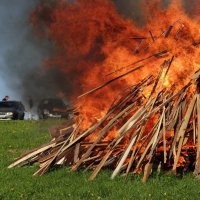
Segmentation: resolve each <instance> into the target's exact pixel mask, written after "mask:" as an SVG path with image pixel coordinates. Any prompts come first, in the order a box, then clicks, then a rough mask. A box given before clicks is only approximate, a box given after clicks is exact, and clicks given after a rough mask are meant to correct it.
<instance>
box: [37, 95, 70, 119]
mask: <svg viewBox="0 0 200 200" xmlns="http://www.w3.org/2000/svg"><path fill="white" fill-rule="evenodd" d="M38 116H39V119H47V118H68V117H69V113H68V106H67V105H66V104H65V103H64V102H63V100H62V99H43V100H42V101H40V103H39V104H38Z"/></svg>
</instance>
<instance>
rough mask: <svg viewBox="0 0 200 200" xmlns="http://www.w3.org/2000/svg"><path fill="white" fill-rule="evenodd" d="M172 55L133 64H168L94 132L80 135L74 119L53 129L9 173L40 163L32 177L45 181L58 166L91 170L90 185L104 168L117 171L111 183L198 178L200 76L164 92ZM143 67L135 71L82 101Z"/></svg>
mask: <svg viewBox="0 0 200 200" xmlns="http://www.w3.org/2000/svg"><path fill="white" fill-rule="evenodd" d="M172 28H173V26H170V27H169V28H168V29H167V30H166V31H165V32H163V34H162V35H161V36H159V37H164V38H167V37H168V36H169V34H170V32H171V30H172ZM150 35H151V38H152V41H153V42H155V39H158V37H157V38H155V36H153V35H152V33H151V32H150ZM191 45H192V44H191ZM195 47H196V46H195ZM169 51H170V50H162V51H158V53H156V54H152V55H150V56H147V57H146V58H144V59H141V60H139V61H137V62H134V63H133V64H136V63H140V62H143V61H144V60H147V59H150V58H156V59H159V60H160V59H164V61H163V63H162V65H161V66H160V68H159V72H158V73H157V74H156V75H148V76H146V77H145V78H143V79H142V80H141V81H139V82H138V83H137V84H135V85H132V86H129V87H127V88H125V89H123V92H121V93H120V95H118V96H117V97H116V98H115V99H114V101H113V103H112V104H111V106H110V108H109V109H108V111H107V113H106V114H105V115H104V116H103V117H102V118H101V119H100V120H99V121H97V122H96V123H94V124H93V125H92V126H91V127H88V128H87V129H86V130H84V131H82V129H81V125H82V121H79V120H75V119H73V120H70V121H68V122H67V124H65V125H64V126H62V127H54V128H52V129H50V132H51V134H52V136H53V139H52V141H50V142H49V143H48V144H45V145H43V146H42V147H39V148H36V149H34V150H32V151H30V152H28V153H26V154H24V155H22V156H21V157H20V158H18V159H17V160H16V161H15V162H14V163H12V164H11V165H10V166H9V168H12V167H15V166H17V165H20V166H23V165H30V164H33V163H39V170H38V171H37V172H35V174H34V175H39V176H41V175H43V174H44V173H46V172H48V171H50V170H51V169H54V168H56V167H57V166H70V168H71V170H72V171H77V170H78V169H84V171H87V170H92V171H93V173H92V175H91V176H90V180H93V179H94V178H95V177H96V176H97V175H98V173H99V172H100V170H101V169H102V168H110V169H112V170H113V171H112V175H111V178H112V179H113V178H114V177H115V176H116V175H117V174H119V173H121V174H123V175H124V176H127V175H128V174H131V175H133V174H135V173H141V172H142V173H143V182H146V181H147V180H148V177H149V176H150V174H151V173H152V171H153V169H156V168H157V169H159V168H160V167H161V168H162V169H163V170H172V171H173V172H174V173H177V169H181V170H183V171H194V173H195V175H196V176H199V173H200V94H199V93H200V71H197V72H195V73H194V75H193V76H192V77H191V79H190V80H189V81H188V83H187V84H185V85H184V86H182V87H181V88H177V87H176V84H172V85H170V86H168V87H166V86H165V81H166V79H167V78H168V76H169V71H170V68H171V66H172V65H173V61H174V55H170V57H169V54H168V53H169ZM166 54H167V55H168V58H167V59H166ZM133 64H131V65H129V66H126V67H130V66H132V65H133ZM142 67H143V65H140V66H139V67H134V68H132V69H131V70H130V71H128V72H126V73H124V74H122V75H120V76H117V77H115V78H113V79H111V80H109V81H107V82H105V83H103V84H101V85H100V86H98V87H96V88H94V89H92V90H91V91H89V92H86V93H85V94H83V95H81V96H80V97H83V96H85V95H89V94H90V93H93V92H95V91H97V90H99V89H102V88H103V87H105V86H107V85H108V84H110V83H112V82H113V81H116V80H117V79H119V78H122V77H124V76H126V75H128V74H130V73H132V72H134V71H136V70H140V69H141V68H142ZM123 69H124V68H123ZM120 70H121V69H118V70H117V71H118V72H119V71H120ZM115 72H116V71H115ZM115 72H111V73H110V74H112V73H115ZM110 74H109V75H110Z"/></svg>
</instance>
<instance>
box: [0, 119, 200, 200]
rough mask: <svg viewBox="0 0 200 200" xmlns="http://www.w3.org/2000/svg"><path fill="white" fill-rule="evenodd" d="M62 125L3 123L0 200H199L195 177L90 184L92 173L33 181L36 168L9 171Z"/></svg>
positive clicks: (106, 179) (105, 179) (64, 172)
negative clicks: (16, 160)
mask: <svg viewBox="0 0 200 200" xmlns="http://www.w3.org/2000/svg"><path fill="white" fill-rule="evenodd" d="M55 123H60V122H59V121H52V120H51V121H3V122H0V200H1V199H7V200H12V199H13V200H16V199H41V200H43V199H48V200H50V199H53V200H54V199H60V200H62V199H75V200H79V199H86V200H89V199H94V200H96V199H117V200H118V199H119V200H121V199H124V200H126V199H131V200H132V199H141V200H144V199H182V200H184V199H200V182H199V181H198V180H196V179H194V178H193V176H192V174H186V175H184V176H183V178H182V179H179V178H175V177H174V176H173V175H170V174H163V175H158V174H155V175H154V176H153V177H151V178H150V180H149V181H148V183H147V184H143V183H141V177H140V176H135V177H129V178H128V179H125V178H123V177H120V176H118V177H117V178H116V179H115V180H110V172H109V171H108V170H106V171H103V172H101V173H100V175H99V176H98V177H97V178H96V180H94V181H92V182H90V181H88V177H89V175H90V173H83V172H77V173H72V172H70V170H69V169H68V168H62V169H58V170H55V171H52V172H50V173H48V174H46V175H44V176H42V177H33V176H32V174H33V173H34V172H35V171H36V170H37V168H38V167H37V166H29V167H22V168H20V167H17V168H14V169H7V166H8V165H9V164H10V163H11V162H13V161H14V159H15V158H17V157H18V156H19V155H20V154H21V153H23V152H24V151H27V150H28V149H32V148H34V147H37V146H39V145H41V144H43V143H45V142H47V141H49V140H50V136H49V134H48V131H47V128H48V127H49V126H51V125H53V124H55Z"/></svg>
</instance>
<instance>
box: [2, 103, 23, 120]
mask: <svg viewBox="0 0 200 200" xmlns="http://www.w3.org/2000/svg"><path fill="white" fill-rule="evenodd" d="M24 115H25V108H24V105H23V104H22V103H21V102H20V101H0V119H13V120H23V119H24Z"/></svg>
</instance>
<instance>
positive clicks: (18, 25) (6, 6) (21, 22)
mask: <svg viewBox="0 0 200 200" xmlns="http://www.w3.org/2000/svg"><path fill="white" fill-rule="evenodd" d="M35 2H36V1H34V0H28V1H27V0H0V30H1V31H0V98H1V99H2V98H3V97H4V96H5V95H9V96H10V98H11V99H12V100H20V95H19V94H18V92H15V91H16V88H15V87H13V84H12V86H11V84H10V83H11V81H14V82H15V83H16V87H17V84H18V82H19V80H17V79H16V80H13V77H12V73H10V72H9V73H8V70H7V69H8V68H9V66H8V62H7V61H8V60H6V59H8V54H9V52H13V51H20V49H18V48H16V47H17V46H19V48H20V45H19V44H20V42H21V41H22V40H24V34H25V31H26V28H27V27H26V26H27V25H28V23H27V20H28V14H29V13H30V11H31V10H32V8H33V5H34V4H35ZM9 59H10V58H9ZM15 60H16V57H15V58H13V61H14V62H15ZM16 62H17V60H16ZM13 70H15V69H13Z"/></svg>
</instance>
